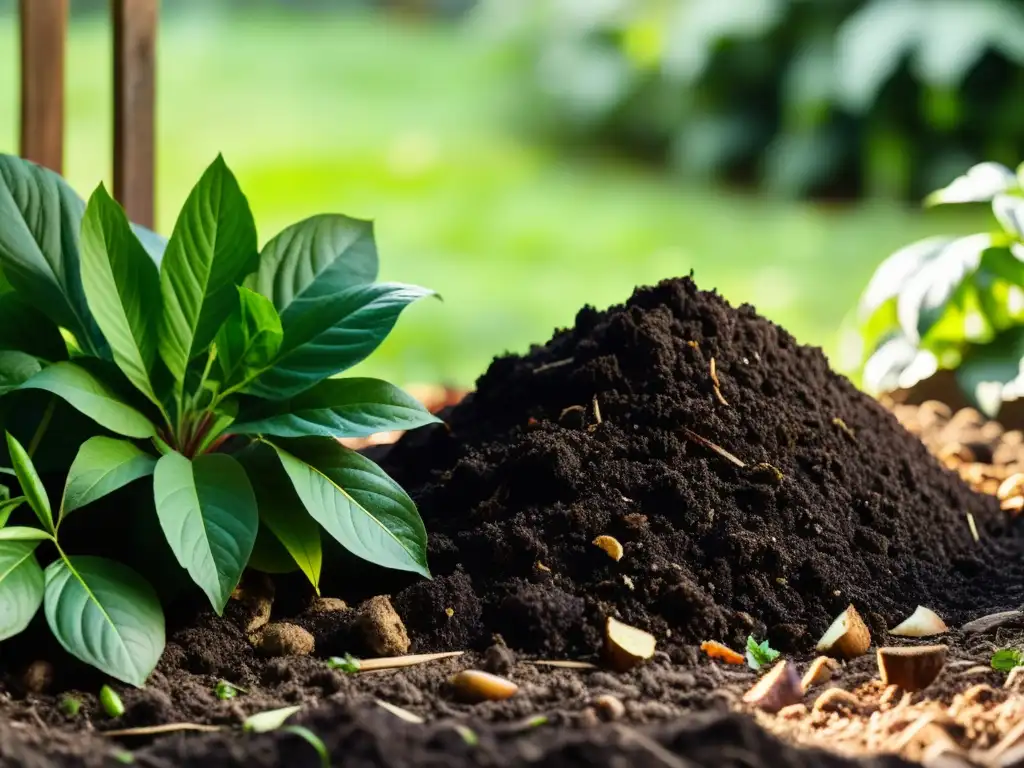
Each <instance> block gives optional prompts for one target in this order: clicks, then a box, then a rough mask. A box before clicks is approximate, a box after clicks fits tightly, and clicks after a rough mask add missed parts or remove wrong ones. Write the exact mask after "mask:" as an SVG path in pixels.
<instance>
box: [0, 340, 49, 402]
mask: <svg viewBox="0 0 1024 768" xmlns="http://www.w3.org/2000/svg"><path fill="white" fill-rule="evenodd" d="M42 369H43V365H42V363H40V362H39V360H38V358H35V357H33V356H32V355H29V354H26V353H24V352H18V351H17V350H13V349H0V395H6V394H7V393H8V392H11V391H12V390H15V389H18V388H19V387H20V386H21V385H22V384H24V383H25V382H26V381H28V380H29V379H31V378H32V377H33V376H35V375H36V374H37V373H39V371H41V370H42Z"/></svg>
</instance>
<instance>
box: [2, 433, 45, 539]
mask: <svg viewBox="0 0 1024 768" xmlns="http://www.w3.org/2000/svg"><path fill="white" fill-rule="evenodd" d="M7 450H8V451H9V452H10V454H11V464H13V465H14V471H15V473H16V474H17V476H18V484H19V485H21V492H22V493H24V494H25V499H26V500H27V501H28V505H29V506H30V507H32V511H33V512H35V513H36V517H37V518H39V522H40V523H42V525H43V528H45V529H46V530H48V531H49V532H50V533H53V531H54V527H53V510H52V509H51V508H50V499H49V497H47V495H46V488H45V487H44V486H43V481H42V480H41V479H40V478H39V473H38V472H36V468H35V465H34V464H33V463H32V457H31V456H29V455H28V451H26V450H25V448H24V447H23V446H22V444H21V443H19V442H18V440H17V438H15V437H14V435H12V434H11V433H10V432H8V433H7Z"/></svg>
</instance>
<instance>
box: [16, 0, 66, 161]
mask: <svg viewBox="0 0 1024 768" xmlns="http://www.w3.org/2000/svg"><path fill="white" fill-rule="evenodd" d="M20 17H21V148H20V152H21V156H22V157H24V158H25V159H26V160H31V161H33V162H36V163H39V164H40V165H45V166H46V167H47V168H50V169H51V170H54V171H57V173H60V172H61V171H62V170H63V166H64V43H65V39H66V37H67V26H68V0H21V4H20Z"/></svg>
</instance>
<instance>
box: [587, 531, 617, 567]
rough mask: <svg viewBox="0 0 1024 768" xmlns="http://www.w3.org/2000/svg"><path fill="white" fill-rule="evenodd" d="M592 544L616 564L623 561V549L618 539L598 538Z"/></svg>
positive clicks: (609, 537)
mask: <svg viewBox="0 0 1024 768" xmlns="http://www.w3.org/2000/svg"><path fill="white" fill-rule="evenodd" d="M592 543H593V544H595V545H596V546H598V547H600V548H601V549H603V550H604V551H605V552H606V553H607V554H608V557H610V558H611V559H612V560H614V561H615V562H618V561H619V560H621V559H622V553H623V549H622V544H620V543H619V540H618V539H616V538H614V537H612V536H598V537H597V538H596V539H594V541H593V542H592Z"/></svg>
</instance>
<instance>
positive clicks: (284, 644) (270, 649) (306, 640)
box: [253, 621, 314, 656]
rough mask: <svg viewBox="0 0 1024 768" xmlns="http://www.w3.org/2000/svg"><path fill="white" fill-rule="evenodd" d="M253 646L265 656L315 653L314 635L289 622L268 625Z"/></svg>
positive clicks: (256, 638) (258, 635)
mask: <svg viewBox="0 0 1024 768" xmlns="http://www.w3.org/2000/svg"><path fill="white" fill-rule="evenodd" d="M253 645H254V646H255V647H256V650H257V651H258V652H259V653H260V654H261V655H263V656H308V655H309V654H311V653H312V652H313V646H314V642H313V635H311V634H310V633H309V632H307V631H306V630H304V629H303V628H302V627H300V626H297V625H295V624H288V623H287V622H283V621H282V622H275V623H273V624H267V625H266V626H265V627H264V628H263V631H262V632H260V633H259V634H257V635H256V637H255V641H254V643H253Z"/></svg>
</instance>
